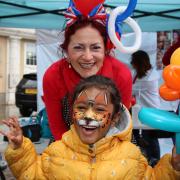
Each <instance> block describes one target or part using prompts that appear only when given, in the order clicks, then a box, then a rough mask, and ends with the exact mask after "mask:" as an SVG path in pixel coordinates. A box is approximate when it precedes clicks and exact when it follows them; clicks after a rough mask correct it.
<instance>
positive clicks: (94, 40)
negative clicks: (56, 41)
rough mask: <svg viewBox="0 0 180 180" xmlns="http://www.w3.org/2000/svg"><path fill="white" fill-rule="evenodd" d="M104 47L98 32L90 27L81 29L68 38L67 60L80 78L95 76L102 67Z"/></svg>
mask: <svg viewBox="0 0 180 180" xmlns="http://www.w3.org/2000/svg"><path fill="white" fill-rule="evenodd" d="M104 56H105V46H104V41H103V37H102V36H101V35H100V33H99V31H98V30H96V29H95V28H93V27H91V26H87V27H85V28H81V29H79V30H77V31H76V32H75V34H73V35H72V36H71V38H70V43H69V45H68V48H67V58H68V61H69V62H70V63H71V65H72V67H73V68H74V69H75V71H76V72H77V73H79V74H80V76H81V77H83V78H86V77H89V76H91V75H94V74H96V73H97V72H98V71H99V69H100V68H101V67H102V65H103V61H104Z"/></svg>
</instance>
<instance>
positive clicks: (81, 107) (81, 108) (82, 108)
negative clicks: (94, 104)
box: [76, 106, 86, 111]
mask: <svg viewBox="0 0 180 180" xmlns="http://www.w3.org/2000/svg"><path fill="white" fill-rule="evenodd" d="M76 108H77V109H78V110H80V111H84V110H86V107H85V106H77V107H76Z"/></svg>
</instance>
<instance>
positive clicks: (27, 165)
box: [5, 137, 47, 180]
mask: <svg viewBox="0 0 180 180" xmlns="http://www.w3.org/2000/svg"><path fill="white" fill-rule="evenodd" d="M44 156H47V154H44ZM5 158H6V160H7V162H8V165H9V168H10V169H11V171H12V173H13V175H14V176H15V177H16V178H17V179H19V180H21V179H32V180H34V179H38V178H40V179H42V180H43V179H46V178H45V174H44V172H43V170H42V158H41V156H38V154H37V153H36V150H35V147H34V145H33V143H32V142H31V141H30V140H29V139H28V138H25V137H23V143H22V145H21V147H20V148H18V149H16V150H13V149H12V148H11V147H10V146H8V147H7V149H6V151H5Z"/></svg>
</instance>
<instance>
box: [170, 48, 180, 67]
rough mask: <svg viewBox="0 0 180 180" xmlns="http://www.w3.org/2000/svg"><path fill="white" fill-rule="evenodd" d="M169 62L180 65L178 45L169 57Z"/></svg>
mask: <svg viewBox="0 0 180 180" xmlns="http://www.w3.org/2000/svg"><path fill="white" fill-rule="evenodd" d="M170 63H171V64H174V65H179V66H180V47H179V48H177V49H176V50H175V51H174V52H173V54H172V56H171V59H170Z"/></svg>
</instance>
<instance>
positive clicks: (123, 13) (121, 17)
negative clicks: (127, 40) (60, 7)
mask: <svg viewBox="0 0 180 180" xmlns="http://www.w3.org/2000/svg"><path fill="white" fill-rule="evenodd" d="M104 1H105V0H86V1H82V0H70V3H69V6H68V8H67V10H66V12H65V18H66V28H69V27H70V26H71V25H72V24H74V23H75V22H76V21H78V20H79V19H82V18H86V19H90V20H94V21H97V22H99V23H101V24H103V25H104V26H106V27H107V31H108V35H109V38H110V40H111V42H112V43H113V44H114V46H115V47H116V48H117V49H118V50H120V51H121V52H123V53H132V52H135V51H137V50H138V49H139V48H140V45H141V29H140V28H139V26H138V24H137V23H136V21H134V20H133V19H132V18H130V17H129V16H130V15H131V14H132V12H133V10H134V9H135V6H136V4H137V0H129V4H128V6H127V7H126V8H125V7H117V8H115V9H114V10H112V11H111V13H110V14H108V13H107V12H106V11H105V8H104V6H103V3H104ZM123 21H124V22H125V23H127V24H128V25H129V26H130V27H131V28H132V29H133V30H134V32H135V35H136V39H135V43H134V45H133V46H131V47H125V46H123V44H122V43H121V42H120V38H121V36H122V30H121V24H122V22H123ZM109 48H110V49H111V48H112V46H109Z"/></svg>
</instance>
